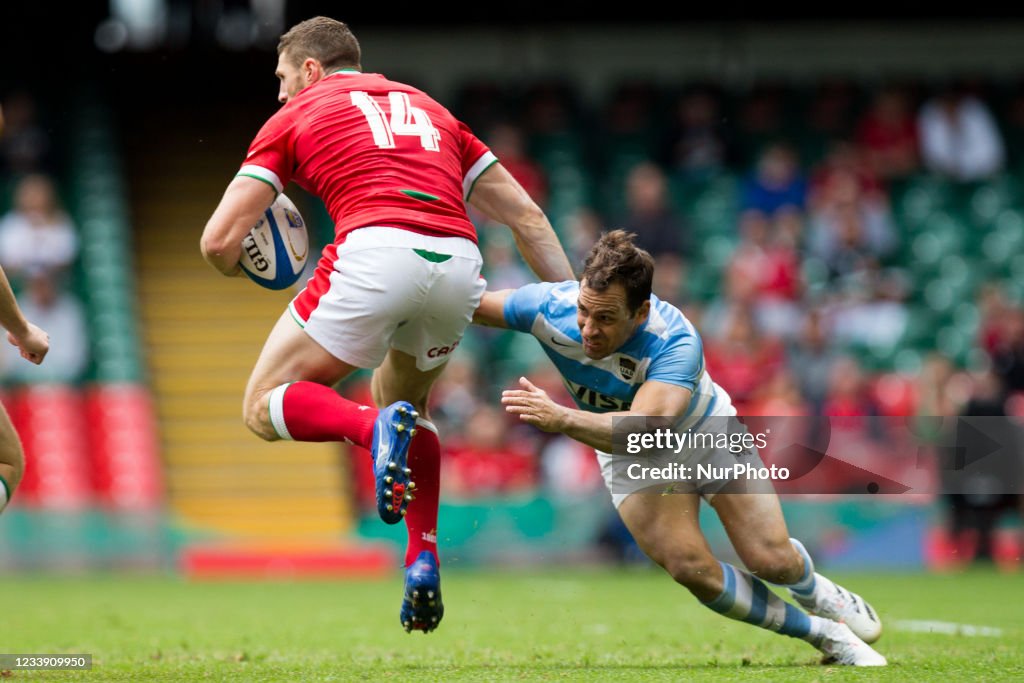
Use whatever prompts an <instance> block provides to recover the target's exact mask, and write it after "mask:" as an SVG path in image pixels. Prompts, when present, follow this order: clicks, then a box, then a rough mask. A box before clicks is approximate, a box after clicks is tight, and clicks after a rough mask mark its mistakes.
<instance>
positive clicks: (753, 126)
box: [734, 82, 787, 169]
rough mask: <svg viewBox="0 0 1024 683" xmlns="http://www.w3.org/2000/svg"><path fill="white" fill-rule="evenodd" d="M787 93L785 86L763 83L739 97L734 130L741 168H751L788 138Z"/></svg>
mask: <svg viewBox="0 0 1024 683" xmlns="http://www.w3.org/2000/svg"><path fill="white" fill-rule="evenodd" d="M786 94H787V92H786V88H785V86H783V85H782V84H779V83H769V82H762V83H757V84H755V85H754V86H753V87H752V88H751V89H750V90H749V91H748V92H745V93H742V94H741V95H740V96H739V98H738V102H737V110H736V114H735V128H734V129H735V136H736V146H737V152H738V155H739V159H738V162H739V166H740V168H744V169H745V168H748V167H749V166H750V165H751V164H753V163H755V160H756V159H757V158H758V157H759V156H762V155H763V154H764V150H766V149H767V148H768V147H770V146H773V145H775V144H777V141H778V140H779V139H781V138H783V137H784V136H785V130H784V128H783V124H784V121H785V114H786V112H785V97H786Z"/></svg>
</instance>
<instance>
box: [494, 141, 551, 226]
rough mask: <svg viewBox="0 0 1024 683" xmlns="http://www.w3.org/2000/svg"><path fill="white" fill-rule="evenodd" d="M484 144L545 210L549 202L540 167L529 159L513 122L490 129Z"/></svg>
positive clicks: (545, 183) (544, 176)
mask: <svg viewBox="0 0 1024 683" xmlns="http://www.w3.org/2000/svg"><path fill="white" fill-rule="evenodd" d="M484 141H485V142H486V143H487V145H488V146H489V147H490V148H491V151H492V152H494V155H495V156H496V157H498V160H499V161H501V165H502V166H504V167H505V168H506V169H507V170H508V172H509V173H511V174H512V177H513V178H515V179H516V180H517V181H519V184H520V185H522V186H523V189H524V190H526V192H527V193H528V194H529V195H530V196H531V197H533V200H534V201H535V202H537V204H539V205H540V207H541V208H545V207H546V206H547V202H548V180H547V176H546V174H545V172H544V169H543V167H541V165H540V164H539V163H538V162H537V161H535V160H534V159H532V158H531V157H529V156H528V154H527V150H526V140H525V135H524V133H523V130H522V129H521V128H520V127H519V126H518V125H516V124H515V123H512V122H509V121H502V122H499V123H496V124H494V125H493V126H491V128H490V133H489V134H488V136H487V138H486V139H485V140H484Z"/></svg>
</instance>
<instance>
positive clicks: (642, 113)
mask: <svg viewBox="0 0 1024 683" xmlns="http://www.w3.org/2000/svg"><path fill="white" fill-rule="evenodd" d="M659 98H660V94H659V92H658V88H657V86H656V85H655V84H653V83H651V82H649V81H638V80H628V81H624V82H622V83H619V84H618V85H616V86H615V88H614V89H613V90H612V92H611V95H610V97H609V99H608V102H607V104H606V106H605V111H604V121H603V128H604V130H603V134H602V140H601V147H602V148H603V149H604V150H605V152H607V153H608V154H609V158H608V160H607V161H608V162H610V163H611V164H615V163H616V162H617V161H618V160H620V159H624V160H626V161H627V163H630V164H632V163H636V161H639V160H643V159H653V158H655V156H656V154H657V148H656V144H655V143H656V134H655V131H656V127H655V116H656V113H657V106H658V100H659Z"/></svg>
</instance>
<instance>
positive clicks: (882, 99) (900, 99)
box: [855, 84, 921, 183]
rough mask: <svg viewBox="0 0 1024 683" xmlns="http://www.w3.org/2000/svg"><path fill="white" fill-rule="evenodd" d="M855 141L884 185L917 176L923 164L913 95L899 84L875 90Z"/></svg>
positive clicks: (857, 129) (858, 122)
mask: <svg viewBox="0 0 1024 683" xmlns="http://www.w3.org/2000/svg"><path fill="white" fill-rule="evenodd" d="M855 141H856V143H857V144H858V145H859V146H860V148H861V149H863V150H864V154H865V158H866V161H867V165H868V166H869V167H870V168H871V170H872V171H873V172H874V174H875V175H876V176H877V177H878V178H879V179H881V180H882V181H883V182H887V183H888V182H890V181H895V180H901V179H904V178H907V177H909V176H911V175H912V174H914V173H916V172H917V171H918V169H919V168H920V163H921V162H920V157H919V149H918V130H917V120H916V118H915V115H914V102H913V100H912V95H911V92H910V91H909V90H908V89H906V88H904V87H901V86H898V85H895V84H891V85H886V86H883V87H881V88H879V89H878V90H877V91H875V94H874V97H873V98H872V100H871V103H870V104H869V106H868V108H867V110H866V111H865V112H864V113H863V114H862V115H861V116H860V118H859V119H858V121H857V123H856V133H855Z"/></svg>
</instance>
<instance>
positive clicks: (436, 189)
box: [201, 17, 573, 632]
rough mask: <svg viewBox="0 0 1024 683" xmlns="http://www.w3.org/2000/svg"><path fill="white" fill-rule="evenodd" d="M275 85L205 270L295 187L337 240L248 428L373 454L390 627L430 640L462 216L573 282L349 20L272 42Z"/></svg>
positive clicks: (483, 166)
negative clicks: (379, 65) (366, 62)
mask: <svg viewBox="0 0 1024 683" xmlns="http://www.w3.org/2000/svg"><path fill="white" fill-rule="evenodd" d="M277 77H278V78H279V79H280V91H279V93H278V99H279V100H280V101H281V103H282V105H283V106H282V107H281V108H280V109H279V110H278V111H277V112H276V113H275V114H274V115H273V116H271V117H270V119H269V120H267V122H266V123H265V124H264V125H263V127H262V129H261V130H260V131H259V133H258V134H257V135H256V138H255V139H254V140H253V142H252V144H251V146H250V147H249V151H248V154H247V155H246V158H245V161H244V162H243V163H242V165H241V168H240V169H239V171H238V174H237V175H236V176H235V178H234V179H233V180H232V181H231V183H230V184H229V185H228V187H227V190H226V191H225V193H224V196H223V198H222V199H221V201H220V204H219V205H218V206H217V208H216V209H215V211H214V212H213V215H212V216H211V218H210V219H209V221H208V223H207V224H206V228H205V230H204V231H203V236H202V240H201V249H202V253H203V256H204V258H206V260H207V261H208V262H209V263H210V264H211V265H212V266H213V267H214V268H216V269H217V270H219V271H220V272H222V273H224V274H225V275H235V274H237V273H238V272H239V265H238V261H239V257H240V254H241V242H242V238H243V237H244V236H245V235H246V234H247V233H248V232H249V230H250V228H251V227H252V226H253V225H255V223H256V222H257V220H258V219H259V217H260V216H261V215H262V213H263V211H264V210H265V209H266V208H267V207H268V206H270V204H271V202H272V201H273V200H274V198H275V197H276V196H277V194H278V193H280V192H281V191H282V190H283V189H284V187H285V186H286V185H287V184H288V183H289V182H291V181H294V182H295V183H296V184H298V185H299V186H300V187H302V188H304V189H305V190H307V191H308V192H310V193H311V194H314V195H316V196H317V197H319V198H320V199H321V200H323V202H324V205H325V206H326V207H327V211H328V213H329V214H330V216H331V219H332V220H333V221H334V223H335V240H334V243H333V244H330V245H328V246H327V247H326V248H325V249H324V250H323V254H322V257H321V259H320V261H319V263H318V265H317V268H316V271H315V273H314V275H313V276H312V277H311V278H310V279H309V281H308V282H307V283H306V286H305V288H304V289H303V290H302V291H301V292H300V293H299V294H298V295H297V296H296V297H295V298H294V299H293V300H292V302H291V303H290V304H289V306H288V310H287V311H285V312H284V313H283V314H282V316H281V318H280V319H279V320H278V322H277V324H276V326H275V327H274V329H273V330H272V331H271V333H270V335H269V337H268V339H267V341H266V344H265V346H264V348H263V351H262V353H261V355H260V357H259V359H258V360H257V362H256V366H255V368H254V369H253V372H252V375H251V377H250V379H249V383H248V386H247V387H246V390H245V398H244V409H243V410H244V418H245V422H246V425H247V426H248V427H249V429H251V430H252V431H253V432H255V433H256V434H257V435H259V436H260V437H262V438H264V439H267V440H271V441H272V440H276V439H295V440H299V441H343V440H345V441H349V442H351V443H354V444H357V445H360V446H363V447H366V448H370V449H371V451H372V453H373V456H374V463H375V464H374V470H375V475H376V479H377V484H376V488H377V510H378V513H379V514H380V516H381V518H382V519H384V521H385V522H388V523H391V524H394V523H396V522H398V521H400V520H401V519H402V518H403V517H405V520H406V525H407V528H408V533H409V545H408V548H407V551H406V558H405V562H406V566H407V569H406V585H405V597H404V601H403V604H402V610H401V622H402V625H403V626H404V627H405V629H406V630H407V631H410V630H413V629H417V630H422V631H424V632H429V631H431V630H433V629H434V628H435V627H436V626H437V624H438V622H439V621H440V619H441V617H442V615H443V606H442V604H441V600H440V579H439V577H438V571H437V564H438V562H437V546H436V529H437V507H438V488H439V478H440V445H439V442H438V437H437V433H436V429H435V428H434V426H433V425H432V424H431V423H430V422H429V416H428V414H427V397H428V394H429V392H430V388H431V386H432V384H433V383H434V381H435V380H436V379H437V377H438V376H439V375H440V373H441V372H442V370H443V369H444V366H445V363H446V362H447V360H448V358H449V357H450V356H451V353H452V351H453V350H454V349H455V348H456V346H457V345H458V343H459V341H460V340H461V338H462V335H463V333H464V331H465V328H466V326H467V325H469V323H470V321H471V320H472V316H473V311H474V310H475V309H476V307H477V305H478V304H479V303H480V297H481V296H482V294H483V292H484V289H485V286H486V282H485V281H484V280H483V278H481V277H480V268H481V264H482V260H481V256H480V251H479V249H478V248H477V240H476V230H475V228H474V226H473V224H472V222H471V221H470V219H469V217H468V215H467V211H466V202H469V204H471V205H472V206H473V207H475V208H476V209H478V210H479V211H481V212H482V213H483V214H485V215H486V216H488V217H489V218H490V219H492V220H494V221H495V222H497V223H500V224H503V225H507V226H508V227H509V228H511V230H512V232H513V235H514V236H515V239H516V243H517V245H518V247H519V250H520V253H521V254H522V256H523V258H524V260H525V261H526V263H527V264H528V265H529V266H530V267H531V269H532V270H533V271H534V273H535V274H536V275H537V276H538V277H539V278H540V279H542V280H548V281H561V280H565V279H571V278H572V277H573V273H572V268H571V267H570V265H569V260H568V258H567V257H566V255H565V252H564V250H563V249H562V246H561V244H560V243H559V241H558V238H557V236H556V235H555V232H554V230H553V229H552V227H551V224H550V223H549V222H548V219H547V217H546V216H545V215H544V213H543V211H542V210H541V209H540V207H539V206H538V205H537V204H536V202H535V201H533V199H531V198H530V196H529V195H528V194H527V193H526V192H525V191H524V190H523V188H522V187H521V186H520V185H519V183H517V182H516V181H515V179H514V178H513V177H512V176H511V174H509V173H508V171H507V170H506V169H505V168H504V167H502V165H501V163H500V161H499V160H498V159H497V158H496V157H495V156H494V154H493V153H491V151H490V150H489V149H488V148H487V146H486V145H484V144H483V143H482V142H481V141H480V140H479V139H478V138H477V137H476V136H475V135H474V134H473V133H472V132H471V131H470V130H469V128H468V127H467V126H466V125H464V124H463V123H461V122H460V121H458V120H457V119H456V118H455V117H454V116H453V115H452V114H451V113H450V112H449V111H448V110H447V109H446V108H445V107H443V106H442V105H441V104H439V103H438V102H436V101H435V100H434V99H433V98H431V97H430V96H429V95H427V94H426V93H424V92H423V91H421V90H419V89H417V88H414V87H412V86H410V85H407V84H404V83H399V82H397V81H392V80H389V79H388V78H386V77H385V76H383V75H381V74H376V73H363V72H362V66H361V54H360V47H359V43H358V41H357V39H356V37H355V36H354V35H353V34H352V32H351V31H350V30H349V28H348V26H346V25H345V24H344V23H342V22H339V21H335V20H333V19H329V18H326V17H315V18H312V19H308V20H306V21H303V22H301V23H299V24H297V25H295V26H294V27H292V28H291V29H290V30H289V31H288V32H286V33H285V34H284V35H283V36H282V37H281V40H280V42H279V44H278V64H277ZM358 368H374V369H375V372H374V376H373V395H374V400H375V401H376V403H377V405H378V406H386V407H383V408H380V409H379V410H378V409H377V408H374V407H373V406H365V405H361V404H358V403H355V402H353V401H349V400H346V399H345V398H343V397H341V396H339V395H338V393H337V392H336V391H334V390H333V389H332V386H333V385H334V384H335V383H336V382H338V381H339V380H341V379H342V378H344V377H346V376H347V375H349V374H350V373H351V372H353V371H354V370H356V369H358ZM411 472H415V473H416V481H415V482H412V481H411V480H410V474H411ZM413 489H414V492H415V497H416V499H417V500H416V503H415V505H412V506H411V507H409V508H408V509H407V507H406V506H407V504H408V501H410V500H412V498H413ZM407 510H408V515H406V512H407Z"/></svg>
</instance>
